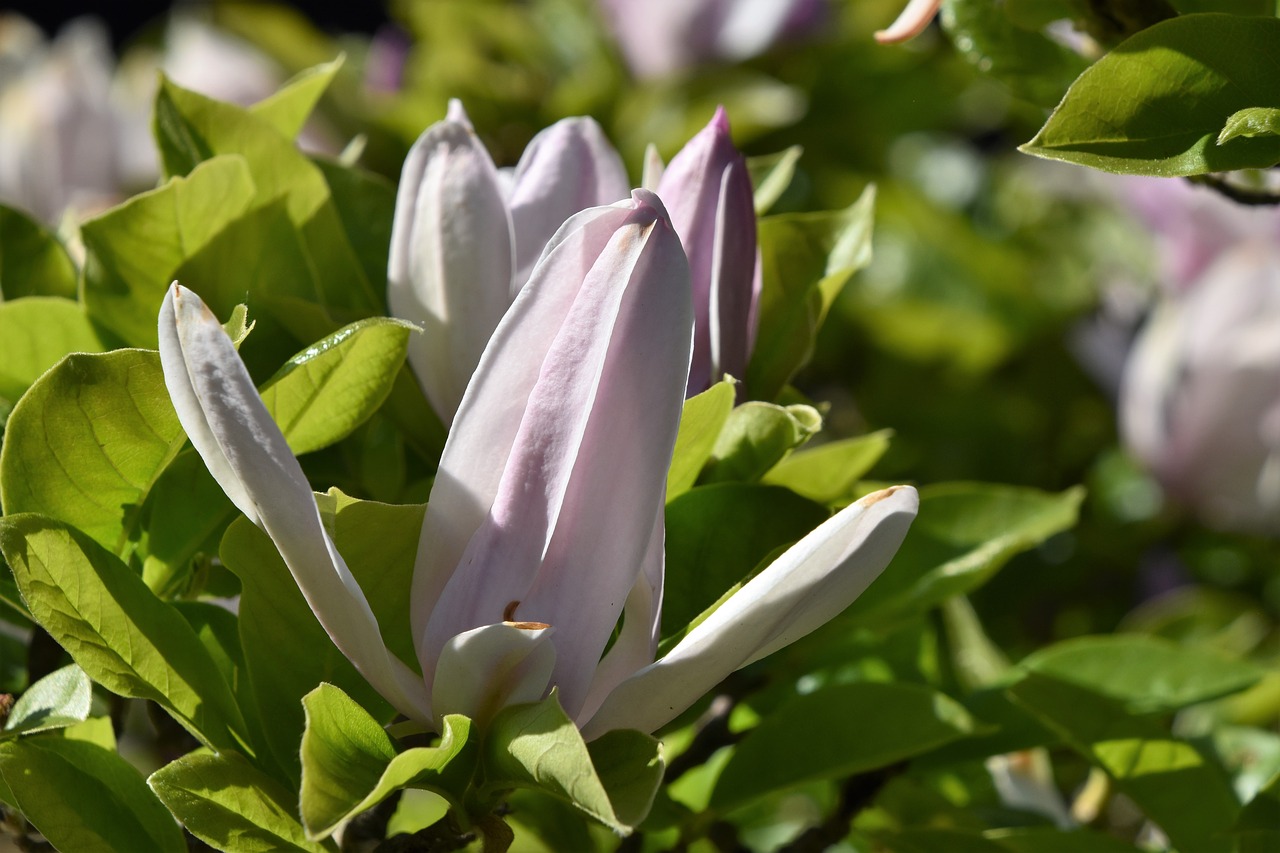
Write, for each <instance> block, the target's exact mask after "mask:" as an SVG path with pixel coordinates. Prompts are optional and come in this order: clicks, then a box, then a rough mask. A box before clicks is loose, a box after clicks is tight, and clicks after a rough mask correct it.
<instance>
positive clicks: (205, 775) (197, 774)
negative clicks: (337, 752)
mask: <svg viewBox="0 0 1280 853" xmlns="http://www.w3.org/2000/svg"><path fill="white" fill-rule="evenodd" d="M147 784H148V785H149V786H151V790H152V791H154V792H155V795H156V796H157V797H159V798H160V801H161V802H162V803H164V804H165V805H166V806H168V807H169V811H171V812H173V814H174V816H176V817H177V818H178V820H180V821H182V824H183V826H185V827H186V828H187V831H188V832H190V833H191V834H192V835H194V836H195V837H196V838H199V839H200V840H201V841H203V842H204V843H205V844H208V845H209V846H210V847H213V848H214V849H216V850H223V851H226V853H274V852H275V851H278V850H279V851H307V853H321V851H325V850H328V849H330V848H328V847H326V846H325V845H323V844H316V843H314V842H312V841H309V840H307V837H306V834H305V833H304V832H303V829H302V825H301V824H299V823H298V818H297V817H295V816H294V814H293V810H292V808H290V807H289V806H288V805H287V804H288V803H289V802H290V800H291V799H292V797H291V796H290V794H289V793H288V792H287V791H286V790H284V789H283V788H282V787H281V786H280V784H279V783H278V782H276V781H275V780H274V779H272V778H271V777H269V776H266V775H264V774H263V773H262V772H261V771H259V770H256V769H255V768H254V767H253V766H252V765H251V764H249V762H248V761H246V760H245V759H244V758H242V757H241V756H240V755H238V754H237V753H234V752H231V751H226V752H222V753H220V754H218V755H213V754H210V753H208V752H193V753H190V754H188V755H184V756H183V757H181V758H179V759H178V760H177V761H172V762H170V763H169V764H166V765H165V766H164V767H161V768H160V769H159V770H157V771H156V772H155V773H152V774H151V776H150V778H148V779H147Z"/></svg>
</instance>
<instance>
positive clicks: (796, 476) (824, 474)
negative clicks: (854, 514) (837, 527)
mask: <svg viewBox="0 0 1280 853" xmlns="http://www.w3.org/2000/svg"><path fill="white" fill-rule="evenodd" d="M891 435H893V431H892V430H887V429H882V430H880V431H879V432H873V433H868V434H867V435H860V436H858V437H856V438H846V439H841V440H840V441H831V442H828V443H826V444H822V445H819V446H818V447H806V448H803V449H801V450H798V451H796V452H795V453H792V454H791V455H789V456H787V457H785V458H784V459H783V460H782V461H781V462H779V463H778V464H777V465H774V466H773V467H772V468H770V469H769V471H768V473H766V474H765V475H764V478H763V479H762V482H764V483H769V484H772V485H776V486H786V487H787V488H788V489H790V490H791V491H793V492H795V493H796V494H798V495H803V496H804V497H806V498H808V499H809V500H812V501H817V502H818V503H824V504H833V505H839V504H847V503H850V502H852V501H853V499H854V498H856V497H857V485H858V481H859V480H860V479H861V478H862V477H863V476H865V475H866V473H867V472H868V471H870V470H871V467H872V466H873V465H875V464H876V462H878V461H879V460H880V457H881V456H883V455H884V453H885V451H886V450H888V449H889V437H890V436H891Z"/></svg>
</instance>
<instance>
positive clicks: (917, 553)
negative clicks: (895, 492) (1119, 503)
mask: <svg viewBox="0 0 1280 853" xmlns="http://www.w3.org/2000/svg"><path fill="white" fill-rule="evenodd" d="M1083 499H1084V490H1083V489H1081V488H1079V487H1076V488H1072V489H1068V490H1066V491H1065V492H1060V493H1058V494H1051V493H1047V492H1041V491H1037V490H1035V489H1027V488H1020V487H1016V486H1001V485H993V484H987V483H943V484H939V485H936V486H926V487H925V488H922V489H921V490H920V515H919V517H918V518H917V519H916V522H915V523H914V524H913V525H912V526H911V532H910V533H908V534H907V538H906V541H905V542H903V544H902V548H900V549H899V550H898V554H897V556H895V557H894V558H893V571H890V572H885V573H884V574H883V575H881V576H880V578H879V579H878V580H877V581H876V582H875V583H874V584H872V585H871V587H870V589H868V590H867V591H866V592H865V593H863V594H862V596H861V597H860V598H859V599H858V600H857V601H855V602H854V603H853V605H852V607H850V609H849V612H850V613H851V614H858V615H861V616H872V617H873V618H887V619H893V618H898V617H902V616H905V615H909V614H914V613H920V612H923V611H924V610H927V609H928V608H930V607H933V606H935V605H937V604H939V603H941V602H943V601H945V600H946V599H948V598H950V597H951V596H953V595H959V594H961V593H965V592H969V591H970V590H973V589H976V588H977V587H979V586H981V585H982V584H984V583H986V581H987V580H989V579H990V578H991V577H992V575H994V574H995V573H996V572H997V571H999V570H1000V568H1001V567H1002V566H1003V565H1004V564H1005V563H1006V562H1008V561H1009V559H1010V558H1011V557H1013V556H1014V555H1015V554H1018V553H1020V552H1022V551H1026V550H1027V549H1029V548H1033V547H1035V546H1037V545H1039V544H1040V543H1041V542H1043V541H1045V540H1046V539H1048V538H1049V537H1050V536H1053V535H1054V534H1056V533H1061V532H1062V531H1064V530H1068V529H1070V528H1071V527H1072V526H1073V525H1074V524H1075V523H1076V518H1077V515H1078V513H1079V510H1080V502H1081V501H1082V500H1083Z"/></svg>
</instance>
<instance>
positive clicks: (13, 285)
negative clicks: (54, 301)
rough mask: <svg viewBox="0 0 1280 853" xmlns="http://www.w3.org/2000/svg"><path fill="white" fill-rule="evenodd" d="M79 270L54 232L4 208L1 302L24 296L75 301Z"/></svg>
mask: <svg viewBox="0 0 1280 853" xmlns="http://www.w3.org/2000/svg"><path fill="white" fill-rule="evenodd" d="M76 277H77V275H76V267H75V264H73V263H72V262H71V257H70V256H69V255H68V254H67V250H66V249H65V248H64V247H63V245H62V243H60V242H59V241H58V238H57V237H56V236H54V234H53V232H51V231H50V230H49V229H47V228H45V227H44V226H43V225H41V224H40V223H38V222H36V221H35V220H34V219H32V218H31V217H29V216H27V215H26V214H25V213H23V212H22V211H20V210H14V209H13V208H12V207H8V206H6V205H3V204H0V301H3V300H8V299H19V298H21V297H23V296H60V297H62V298H64V299H75V296H76Z"/></svg>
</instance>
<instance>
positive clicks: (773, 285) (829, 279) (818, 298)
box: [746, 187, 875, 400]
mask: <svg viewBox="0 0 1280 853" xmlns="http://www.w3.org/2000/svg"><path fill="white" fill-rule="evenodd" d="M874 205H875V188H874V187H868V188H867V189H866V190H865V191H864V192H863V193H862V196H861V197H860V198H859V199H858V200H857V201H856V202H854V203H853V204H852V205H850V206H849V207H848V208H846V209H844V210H840V211H829V212H823V213H789V214H782V215H779V216H766V217H764V218H763V219H761V220H760V230H759V240H760V258H761V270H762V284H761V291H760V329H759V332H758V333H757V335H756V344H755V351H754V352H753V353H752V356H751V363H750V365H749V366H748V367H747V376H746V384H747V391H748V393H749V394H750V395H751V396H752V397H754V398H756V399H761V400H771V399H773V398H774V397H776V396H777V394H778V392H779V391H781V390H782V388H783V386H785V385H786V384H787V382H788V381H789V380H790V379H791V377H792V376H793V375H795V372H796V371H797V370H799V369H800V368H801V367H803V366H804V365H805V364H806V363H807V362H808V361H809V358H810V357H811V356H812V355H813V346H814V341H815V339H816V338H817V334H818V328H819V327H820V326H821V325H822V321H823V319H824V318H825V317H826V314H827V309H829V308H830V307H831V303H832V302H833V301H835V298H836V296H837V295H838V294H839V293H840V291H841V289H842V288H843V287H844V286H845V284H846V283H847V282H848V281H849V279H850V278H852V276H853V274H854V273H855V272H857V271H858V270H860V269H862V268H863V267H865V266H866V265H867V264H868V263H870V261H871V224H872V217H873V214H874Z"/></svg>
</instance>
